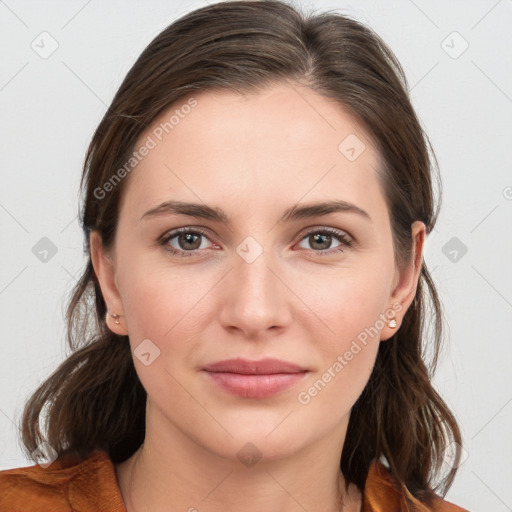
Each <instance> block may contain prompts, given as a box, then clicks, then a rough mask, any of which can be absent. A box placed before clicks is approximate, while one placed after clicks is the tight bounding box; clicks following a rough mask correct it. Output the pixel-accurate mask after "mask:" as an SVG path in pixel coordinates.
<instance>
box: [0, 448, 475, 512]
mask: <svg viewBox="0 0 512 512" xmlns="http://www.w3.org/2000/svg"><path fill="white" fill-rule="evenodd" d="M0 511H1V512H45V511H51V512H95V511H98V512H126V508H125V506H124V503H123V498H122V497H121V492H120V490H119V487H118V484H117V480H116V474H115V471H114V466H113V464H112V461H111V460H110V458H109V456H108V454H107V453H106V452H103V451H99V450H96V451H95V452H93V453H92V454H91V455H90V456H89V457H88V458H87V459H85V460H84V461H81V462H80V461H78V462H76V463H74V464H73V463H72V462H68V463H66V464H64V463H63V462H62V461H61V460H59V459H58V460H56V461H55V462H53V464H51V465H50V466H48V467H47V468H43V467H41V466H37V465H36V466H28V467H23V468H17V469H9V470H6V471H0ZM406 511H407V507H406V505H405V501H404V496H403V493H401V492H400V491H399V490H398V488H397V486H396V484H394V482H393V479H392V477H391V475H390V473H389V472H388V470H387V469H386V467H385V466H384V465H383V464H382V463H381V462H379V461H378V460H377V459H375V460H374V461H373V462H372V465H371V467H370V470H369V472H368V477H367V479H366V483H365V487H364V492H363V508H362V512H406ZM425 512H468V511H467V510H466V509H463V508H460V507H458V506H456V505H453V504H452V503H449V502H447V501H445V500H442V499H439V500H438V501H437V502H436V504H435V505H434V506H432V507H425Z"/></svg>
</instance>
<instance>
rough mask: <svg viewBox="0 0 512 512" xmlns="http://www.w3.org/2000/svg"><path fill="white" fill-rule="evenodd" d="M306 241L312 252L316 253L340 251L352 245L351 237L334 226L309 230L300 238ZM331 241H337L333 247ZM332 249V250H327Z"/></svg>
mask: <svg viewBox="0 0 512 512" xmlns="http://www.w3.org/2000/svg"><path fill="white" fill-rule="evenodd" d="M304 241H306V242H307V245H308V246H309V247H305V248H306V249H308V248H309V249H311V250H312V251H313V252H316V253H318V254H333V253H337V252H342V251H343V249H345V248H347V247H351V246H352V245H353V241H352V239H351V238H350V237H349V236H348V235H347V234H346V233H344V232H343V231H339V230H337V229H334V228H322V229H316V230H311V231H309V232H308V233H306V235H305V236H304V237H303V238H302V240H301V242H304ZM333 243H337V245H335V246H334V247H333ZM329 249H332V250H329Z"/></svg>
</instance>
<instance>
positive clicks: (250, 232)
mask: <svg viewBox="0 0 512 512" xmlns="http://www.w3.org/2000/svg"><path fill="white" fill-rule="evenodd" d="M406 91H407V83H406V80H405V77H404V75H403V71H402V69H401V67H400V65H399V63H398V62H397V61H396V58H395V57H394V56H393V54H392V53H391V51H390V50H389V49H388V48H387V47H386V45H385V44H384V43H383V42H382V41H381V40H380V38H379V37H378V36H377V35H375V34H374V33H373V32H372V31H371V30H370V29H368V28H367V27H365V26H363V25H361V24H360V23H358V22H356V21H354V20H352V19H350V18H347V17H344V16H342V15H340V14H336V13H324V14H316V15H305V14H302V13H300V12H299V11H298V10H296V9H295V8H293V7H292V6H290V5H287V4H285V3H282V2H278V1H260V2H249V1H247V2H243V1H242V2H229V3H219V4H215V5H210V6H208V7H205V8H202V9H199V10H196V11H194V12H191V13H189V14H187V15H185V16H184V17H182V18H181V19H179V20H178V21H176V22H175V23H173V24H172V25H170V26H169V27H168V28H167V29H165V30H164V31H163V32H162V33H161V34H160V35H159V36H157V37H156V39H155V40H154V41H153V42H152V43H151V44H150V45H149V46H148V47H147V48H146V50H145V51H144V52H143V53H142V55H141V56H140V58H139V59H138V61H137V62H136V63H135V65H134V66H133V68H132V69H131V70H130V72H129V73H128V75H127V77H126V78H125V80H124V82H123V83H122V85H121V87H120V89H119V91H118V92H117V94H116V96H115V98H114V100H113V102H112V104H111V106H110V107H109V109H108V111H107V113H106V114H105V116H104V118H103V120H102V121H101V123H100V125H99V127H98V128H97V130H96V132H95V134H94V136H93V140H92V142H91V144H90V147H89V151H88V154H87V157H86V162H85V165H84V174H83V179H82V186H83V187H84V191H85V197H84V202H83V211H82V214H81V220H82V223H83V229H84V233H85V241H86V249H87V253H88V256H89V261H88V265H87V267H86V269H85V271H84V273H83V276H82V278H81V280H80V281H79V283H78V285H77V287H76V289H75V292H74V296H73V298H72V300H71V303H70V305H69V309H68V333H69V334H68V335H69V342H70V344H71V347H72V348H73V350H74V352H73V353H72V355H71V356H70V357H69V358H67V359H66V360H65V361H64V362H63V363H62V365H61V366H60V367H59V368H58V369H57V370H56V372H55V373H54V374H53V375H52V376H51V377H50V378H49V379H48V380H47V381H46V382H45V383H43V385H41V386H40V388H39V389H38V390H37V391H36V392H35V393H34V395H33V396H32V397H31V399H30V401H29V402H28V403H27V405H26V408H25V412H24V417H23V425H22V427H23V442H24V445H25V447H26V450H27V453H28V454H29V455H30V456H31V457H32V459H33V460H34V461H38V460H39V462H40V464H39V465H36V466H30V467H28V468H19V469H14V470H8V471H3V472H1V473H0V491H1V492H0V495H1V497H0V509H1V510H2V511H4V510H5V511H15V510H16V511H18V510H24V511H29V510H39V511H40V510H52V511H60V510H102V511H126V510H127V511H128V512H134V511H142V510H151V511H159V510H189V511H194V510H198V511H203V510H204V511H206V510H210V511H213V510H221V509H222V510H240V509H243V510H246V511H261V510H265V511H277V510H279V511H283V510H284V511H296V510H297V511H298V510H308V511H322V512H324V511H335V510H336V511H344V512H355V511H364V512H370V511H378V510H379V511H380V510H386V511H391V510H393V511H394V510H404V511H405V510H410V511H428V510H434V511H461V510H463V509H461V508H460V507H457V506H455V505H453V504H450V503H448V502H447V501H445V500H443V499H442V497H441V496H442V495H444V494H445V493H446V491H447V490H448V488H449V487H450V485H451V484H452V481H453V479H454V476H455V473H456V468H457V464H458V461H459V454H460V446H461V444H462V441H461V435H460V431H459V428H458V426H457V423H456V420H455V419H454V417H453V415H452V413H451V412H450V410H449V409H448V407H447V406H446V404H445V403H444V402H443V400H442V399H441V398H440V397H439V395H438V394H437V393H436V391H435V390H434V388H433V387H432V384H431V382H430V376H431V372H430V370H429V369H428V367H427V364H426V362H424V361H423V359H422V354H423V352H424V347H425V346H427V345H428V348H429V350H432V353H433V354H434V357H433V361H432V362H431V368H432V370H433V368H434V367H435V364H436V360H437V354H438V351H439V347H440V340H441V309H440V305H439V301H438V297H437V294H436V290H435V287H434V284H433V282H432V280H431V278H430V275H429V273H428V270H427V267H426V265H425V263H424V261H423V250H424V242H425V237H426V236H427V235H428V233H430V231H431V230H432V228H433V226H434V224H435V220H436V216H437V209H436V207H435V204H434V193H433V186H432V185H433V183H432V182H433V179H432V176H431V168H432V167H433V165H432V162H431V161H430V160H429V152H428V139H427V137H426V135H425V134H424V133H423V131H422V129H421V127H420V125H419V123H418V120H417V117H416V115H415V113H414V110H413V108H412V106H411V104H410V101H409V98H408V95H407V92H406ZM429 299H430V300H431V305H432V308H431V309H429V308H428V307H427V306H428V303H427V302H426V301H427V300H429ZM425 324H429V325H430V324H432V326H433V329H432V330H433V331H434V335H433V337H426V336H425V335H424V333H423V327H424V325H425ZM45 408H46V409H45ZM43 409H45V413H46V414H47V424H46V425H45V431H44V432H43V431H42V430H40V424H39V419H40V417H41V415H42V412H43ZM454 447H455V448H456V449H455V450H454ZM450 450H451V451H453V452H454V457H453V459H454V460H452V459H451V458H450V457H448V456H447V453H448V452H449V451H450Z"/></svg>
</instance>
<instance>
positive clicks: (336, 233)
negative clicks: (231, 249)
mask: <svg viewBox="0 0 512 512" xmlns="http://www.w3.org/2000/svg"><path fill="white" fill-rule="evenodd" d="M182 233H187V234H194V235H202V236H204V237H205V238H208V239H209V236H208V233H207V232H206V231H203V230H202V229H201V228H178V229H175V230H173V231H171V232H170V233H167V234H165V235H163V236H162V237H161V238H160V239H158V240H157V243H158V245H160V246H165V247H164V248H165V250H166V251H168V252H170V253H171V254H173V255H176V256H179V257H184V258H186V257H189V256H194V255H195V254H196V253H197V252H199V251H201V249H194V250H193V251H183V250H177V249H174V248H172V247H170V246H169V245H167V244H168V243H169V242H170V241H171V240H172V239H173V238H175V237H176V236H178V235H180V234H182ZM312 234H321V235H332V236H333V237H334V238H336V239H337V240H338V241H339V242H340V243H341V244H340V246H339V247H336V248H335V249H324V250H321V251H315V250H313V249H310V251H311V252H314V253H315V254H318V255H319V256H329V255H332V254H336V253H339V252H343V250H344V249H345V248H350V247H352V246H353V245H354V241H353V240H352V239H351V238H350V237H349V236H348V235H347V234H345V233H344V232H343V231H340V230H338V229H335V228H329V227H324V228H321V229H319V228H313V229H311V230H309V231H307V232H306V233H304V235H303V236H302V238H301V239H300V242H302V240H304V239H305V238H307V237H308V236H310V235H312Z"/></svg>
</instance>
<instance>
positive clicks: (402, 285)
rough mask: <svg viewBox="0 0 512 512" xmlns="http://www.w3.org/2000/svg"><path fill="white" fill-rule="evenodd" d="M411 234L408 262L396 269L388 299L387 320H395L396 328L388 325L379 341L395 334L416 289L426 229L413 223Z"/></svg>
mask: <svg viewBox="0 0 512 512" xmlns="http://www.w3.org/2000/svg"><path fill="white" fill-rule="evenodd" d="M411 234H412V253H411V258H410V260H409V261H408V262H407V263H406V264H405V266H404V268H402V269H400V270H399V269H397V270H396V272H395V278H394V280H393V290H392V293H391V296H390V298H389V301H390V304H391V307H390V308H389V309H388V312H391V314H392V315H393V316H390V315H388V318H394V319H395V320H396V327H394V328H391V327H389V325H388V324H386V325H385V326H384V328H383V329H382V331H381V338H380V339H381V340H387V339H389V338H391V337H392V336H393V334H395V333H396V332H397V331H398V329H400V325H401V324H402V320H403V318H404V316H405V313H406V312H407V310H408V309H409V307H410V305H411V304H412V301H413V300H414V297H415V295H416V290H417V288H418V281H419V278H420V275H421V268H422V265H423V250H424V247H425V238H426V227H425V224H424V223H423V222H421V221H415V222H413V224H412V226H411Z"/></svg>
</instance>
